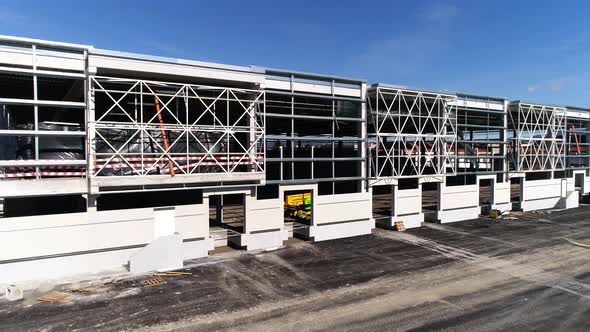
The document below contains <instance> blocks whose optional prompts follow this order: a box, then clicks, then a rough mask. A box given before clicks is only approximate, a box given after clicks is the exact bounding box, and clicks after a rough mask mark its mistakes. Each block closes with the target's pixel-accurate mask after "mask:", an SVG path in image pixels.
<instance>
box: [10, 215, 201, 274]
mask: <svg viewBox="0 0 590 332" xmlns="http://www.w3.org/2000/svg"><path fill="white" fill-rule="evenodd" d="M157 214H160V217H157ZM170 218H171V220H172V221H171V222H172V224H171V225H170V224H169V222H170ZM208 218H209V213H208V208H207V205H206V204H199V205H186V206H177V207H175V208H174V210H171V211H155V209H154V208H142V209H128V210H114V211H98V212H97V211H91V212H84V213H69V214H56V215H44V216H31V217H16V218H4V219H2V222H0V283H2V282H14V281H22V280H29V279H37V278H53V277H62V276H68V275H73V274H79V273H95V272H99V271H100V270H110V269H115V270H116V269H120V267H121V266H122V265H123V264H126V263H127V261H128V260H129V256H130V255H131V254H133V253H134V252H136V251H138V250H141V248H142V247H143V246H145V245H146V244H148V243H150V242H151V241H153V240H154V239H155V238H157V237H158V236H159V234H160V235H161V234H162V233H163V232H169V231H172V232H177V233H180V234H181V235H182V238H183V241H184V243H183V249H184V257H183V258H184V259H191V258H197V257H204V256H206V255H207V248H208V238H209V222H208ZM158 219H159V220H158Z"/></svg>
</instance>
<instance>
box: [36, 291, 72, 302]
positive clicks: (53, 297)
mask: <svg viewBox="0 0 590 332" xmlns="http://www.w3.org/2000/svg"><path fill="white" fill-rule="evenodd" d="M69 296H70V295H69V294H67V293H63V292H51V293H47V294H45V295H43V296H41V297H39V298H37V301H41V302H44V303H57V302H63V301H64V300H65V299H67V298H68V297H69Z"/></svg>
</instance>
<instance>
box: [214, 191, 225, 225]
mask: <svg viewBox="0 0 590 332" xmlns="http://www.w3.org/2000/svg"><path fill="white" fill-rule="evenodd" d="M215 221H216V222H217V223H218V224H221V223H223V195H219V196H216V197H215Z"/></svg>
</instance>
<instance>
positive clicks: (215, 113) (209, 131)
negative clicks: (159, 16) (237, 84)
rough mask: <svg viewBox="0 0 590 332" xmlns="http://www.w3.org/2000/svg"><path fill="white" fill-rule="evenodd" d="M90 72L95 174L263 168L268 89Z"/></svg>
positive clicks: (256, 170) (145, 174) (90, 141)
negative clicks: (135, 77) (162, 80)
mask: <svg viewBox="0 0 590 332" xmlns="http://www.w3.org/2000/svg"><path fill="white" fill-rule="evenodd" d="M89 80H90V85H89V86H90V88H89V97H90V98H89V100H90V103H89V114H88V119H89V120H88V121H87V126H88V133H89V137H88V144H89V151H90V158H89V169H90V170H91V175H90V176H91V177H103V176H113V175H119V176H136V177H148V176H153V175H162V174H165V175H168V176H170V175H181V176H185V175H193V174H200V175H202V174H208V173H227V174H230V173H262V174H264V170H265V167H264V166H265V139H264V137H265V93H264V91H260V90H249V89H235V88H227V87H217V86H205V85H194V84H180V83H170V82H156V81H146V80H136V79H122V78H113V77H99V76H90V77H89ZM166 145H168V146H167V147H166Z"/></svg>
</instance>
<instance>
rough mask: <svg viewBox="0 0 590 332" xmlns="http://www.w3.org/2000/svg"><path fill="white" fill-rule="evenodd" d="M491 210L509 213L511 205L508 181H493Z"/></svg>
mask: <svg viewBox="0 0 590 332" xmlns="http://www.w3.org/2000/svg"><path fill="white" fill-rule="evenodd" d="M492 209H497V210H500V211H502V212H506V211H510V210H511V209H512V203H510V181H506V182H496V180H495V179H494V193H493V200H492Z"/></svg>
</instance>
